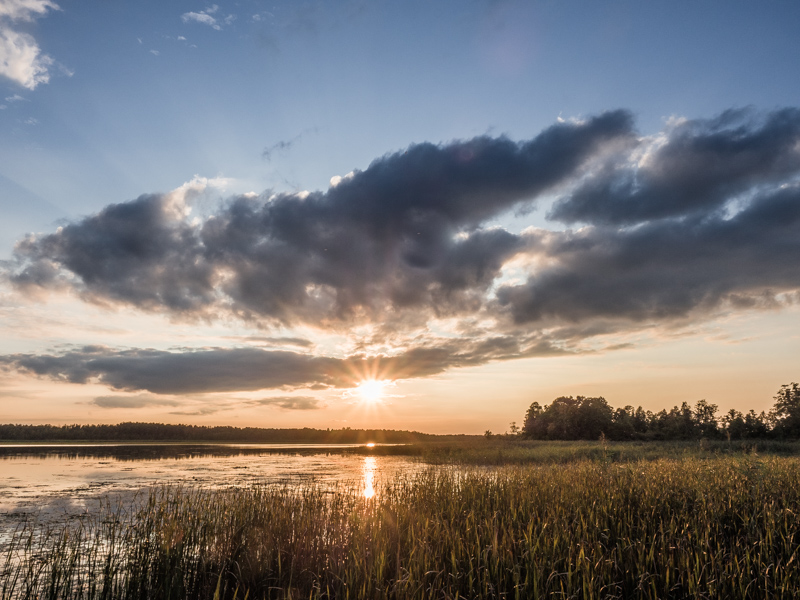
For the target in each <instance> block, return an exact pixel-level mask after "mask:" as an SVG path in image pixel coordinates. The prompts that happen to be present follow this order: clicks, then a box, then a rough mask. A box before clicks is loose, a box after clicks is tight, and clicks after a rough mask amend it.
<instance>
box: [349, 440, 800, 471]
mask: <svg viewBox="0 0 800 600" xmlns="http://www.w3.org/2000/svg"><path fill="white" fill-rule="evenodd" d="M348 452H351V453H358V454H373V455H374V454H380V455H405V456H415V457H419V458H420V459H421V460H423V461H424V462H426V463H428V464H434V465H445V464H456V465H483V466H501V465H542V464H568V463H573V462H580V461H585V460H589V461H600V462H631V461H634V462H635V461H641V460H646V461H652V460H658V459H661V458H665V457H667V458H714V457H720V456H750V455H767V456H800V442H797V441H781V440H746V441H733V442H728V441H724V440H696V441H639V442H609V441H606V440H602V441H601V440H598V441H551V440H548V441H537V440H522V439H519V438H517V437H511V436H494V437H492V438H490V439H484V438H478V439H473V440H470V441H460V442H457V443H453V442H425V443H420V444H406V445H397V446H376V447H375V448H363V447H362V448H352V449H348Z"/></svg>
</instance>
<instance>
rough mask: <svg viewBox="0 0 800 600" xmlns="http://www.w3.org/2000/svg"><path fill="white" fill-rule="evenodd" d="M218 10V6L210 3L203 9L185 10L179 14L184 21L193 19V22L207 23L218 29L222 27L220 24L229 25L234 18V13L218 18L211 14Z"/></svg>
mask: <svg viewBox="0 0 800 600" xmlns="http://www.w3.org/2000/svg"><path fill="white" fill-rule="evenodd" d="M218 11H219V6H217V5H216V4H212V5H211V6H209V7H208V8H206V9H205V10H201V11H200V12H194V11H192V12H186V13H183V14H182V15H181V20H182V21H183V22H184V23H188V22H189V21H194V22H195V23H201V24H203V25H208V26H209V27H211V28H212V29H216V30H217V31H220V30H221V29H222V25H221V24H225V25H230V24H231V23H233V22H234V21H235V20H236V15H228V16H227V17H224V18H222V17H221V16H220V18H219V19H218V18H217V17H214V16H212V15H215V14H216V13H217V12H218Z"/></svg>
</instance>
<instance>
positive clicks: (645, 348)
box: [0, 0, 800, 433]
mask: <svg viewBox="0 0 800 600" xmlns="http://www.w3.org/2000/svg"><path fill="white" fill-rule="evenodd" d="M798 29H800V4H798V3H796V2H789V1H784V2H781V1H768V2H761V3H753V2H737V1H734V2H708V1H698V2H692V3H675V2H666V1H654V2H639V1H624V0H619V1H608V2H591V3H589V2H575V1H570V0H566V1H559V2H555V1H528V2H515V1H504V0H459V1H454V0H453V1H450V0H441V1H435V2H431V1H429V0H428V1H425V2H422V1H420V2H416V1H414V0H410V1H408V2H388V1H382V0H374V1H357V0H353V1H349V0H341V1H316V0H308V1H299V2H288V1H287V2H257V1H239V2H224V1H222V0H220V1H219V2H217V3H214V4H209V3H202V2H195V1H182V0H181V1H175V2H151V1H142V2H119V1H116V0H114V1H111V2H109V1H103V2H99V1H92V0H84V1H81V2H77V1H68V0H0V210H2V219H0V422H6V423H8V422H16V423H53V424H67V423H118V422H123V421H148V422H166V423H194V424H204V425H217V424H220V425H223V424H224V425H235V426H261V427H321V428H327V427H330V428H339V427H369V428H373V427H374V428H390V429H412V430H418V431H425V432H431V433H483V432H484V431H485V430H487V429H489V430H492V431H494V432H496V433H500V432H503V431H506V430H508V428H509V424H510V423H511V422H512V421H516V422H517V423H518V424H521V422H522V420H523V418H524V414H525V411H526V409H527V407H528V406H529V405H530V404H531V403H532V402H534V401H536V402H539V403H540V404H547V403H549V402H551V401H552V400H553V399H555V398H556V397H558V396H562V395H585V396H603V397H605V398H606V399H607V400H608V401H609V403H610V404H611V405H612V406H615V407H622V406H625V405H633V406H640V405H641V406H643V407H644V408H645V409H647V410H652V411H658V410H661V409H662V408H671V407H672V406H674V405H679V404H680V403H682V402H684V401H685V402H689V403H690V404H694V403H695V402H697V401H698V400H700V399H705V400H707V401H708V402H710V403H713V404H717V405H718V406H719V408H720V413H723V412H727V411H728V410H729V409H736V410H741V411H747V410H749V409H754V410H756V411H757V412H760V411H762V410H768V409H769V408H770V407H771V406H772V403H773V395H774V394H775V393H776V392H777V390H778V388H779V387H780V386H781V385H782V384H785V383H789V382H791V381H797V380H800V370H799V369H798V361H797V357H798V356H800V327H799V326H800V78H798V77H797V64H799V63H800V36H798V35H797V31H798Z"/></svg>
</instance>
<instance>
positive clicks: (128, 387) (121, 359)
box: [0, 338, 560, 408]
mask: <svg viewBox="0 0 800 600" xmlns="http://www.w3.org/2000/svg"><path fill="white" fill-rule="evenodd" d="M557 352H560V351H559V350H558V349H556V348H553V347H551V346H549V345H548V344H547V343H546V342H543V341H541V340H540V341H538V342H523V343H520V340H517V339H510V338H496V339H488V340H483V341H481V342H478V343H463V342H460V341H459V342H451V343H450V344H449V345H442V346H440V347H418V348H413V349H411V350H408V351H407V352H404V353H402V354H399V355H395V356H364V355H355V356H350V357H347V358H330V357H321V356H312V355H308V354H299V353H295V352H285V351H278V350H260V349H258V348H215V349H210V350H196V351H183V352H180V351H178V352H168V351H163V350H114V349H111V348H106V347H104V346H86V347H83V348H79V349H75V350H72V351H68V352H63V353H60V354H12V355H5V356H0V367H3V368H4V369H6V370H13V371H17V372H22V373H28V374H32V375H36V376H39V377H43V378H46V379H51V380H56V381H64V382H69V383H89V382H98V383H102V384H104V385H107V386H109V387H110V388H113V389H117V390H125V391H148V392H151V393H153V394H167V395H176V394H203V393H218V392H232V391H255V390H264V389H295V388H307V389H329V388H346V387H352V386H354V385H356V384H357V383H358V382H359V381H362V380H363V379H367V378H386V379H408V378H414V377H426V376H429V375H435V374H437V373H441V372H443V371H445V370H447V369H449V368H451V367H459V366H469V365H476V364H482V363H485V362H487V361H490V360H498V359H504V358H513V357H519V356H525V355H532V354H553V353H557ZM169 402H171V400H160V399H153V398H149V397H138V398H127V399H118V398H114V397H101V398H98V399H97V400H96V401H95V404H97V405H98V406H103V407H107V408H108V407H112V406H117V407H122V406H125V407H128V408H136V407H139V406H145V405H147V404H148V403H149V404H150V405H155V404H156V403H158V404H162V405H168V404H169ZM284 408H286V407H284Z"/></svg>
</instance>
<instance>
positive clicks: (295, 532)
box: [0, 455, 800, 599]
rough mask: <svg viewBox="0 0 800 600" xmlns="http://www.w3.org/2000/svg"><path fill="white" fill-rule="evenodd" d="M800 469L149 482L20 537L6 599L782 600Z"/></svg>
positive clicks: (657, 467) (668, 467)
mask: <svg viewBox="0 0 800 600" xmlns="http://www.w3.org/2000/svg"><path fill="white" fill-rule="evenodd" d="M798 532H800V460H798V459H795V458H779V457H762V456H757V455H747V456H720V457H713V458H708V459H699V458H695V457H686V458H682V459H679V460H674V459H663V458H662V459H657V460H652V461H634V462H613V461H610V460H597V461H589V460H581V461H578V462H571V463H568V464H545V465H538V466H526V467H514V466H512V467H503V468H492V469H486V468H464V467H462V468H440V469H431V470H428V471H424V472H422V473H420V474H417V475H414V476H410V477H407V478H402V479H400V480H398V481H394V482H391V483H390V484H388V485H385V486H383V487H382V488H381V489H379V491H378V493H377V494H376V496H374V497H373V498H370V499H366V498H364V496H363V495H362V493H361V489H360V488H358V487H351V488H347V487H343V488H341V489H339V490H337V491H334V492H330V491H326V490H324V489H322V488H319V487H314V486H311V487H307V488H303V489H292V488H288V487H252V488H248V489H233V488H231V489H226V490H216V491H215V490H204V489H198V488H159V489H156V490H154V491H153V492H152V493H151V494H150V495H149V497H147V498H141V499H140V500H139V501H138V503H134V504H133V505H131V506H121V505H111V504H106V505H105V506H104V507H103V510H102V511H98V512H97V513H96V514H95V516H93V517H91V518H87V519H82V520H75V521H74V522H70V523H67V524H65V525H63V526H61V527H59V528H52V527H50V528H48V527H44V528H43V527H41V526H39V525H37V523H35V522H29V523H26V524H24V525H22V526H21V527H20V529H18V530H17V531H16V532H15V533H14V535H13V536H12V540H11V543H10V546H9V548H7V549H6V552H5V558H4V559H3V560H4V563H0V570H2V574H0V593H2V597H3V598H237V599H242V598H538V597H542V598H544V597H554V598H779V597H792V595H793V594H794V593H795V591H796V590H798V589H800V569H799V568H798V567H799V565H798V557H797V551H798Z"/></svg>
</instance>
